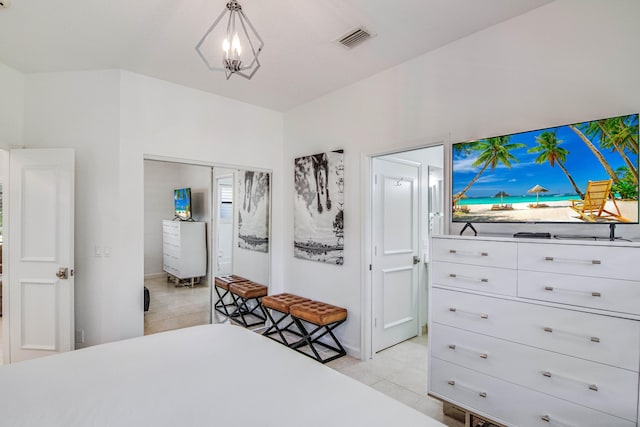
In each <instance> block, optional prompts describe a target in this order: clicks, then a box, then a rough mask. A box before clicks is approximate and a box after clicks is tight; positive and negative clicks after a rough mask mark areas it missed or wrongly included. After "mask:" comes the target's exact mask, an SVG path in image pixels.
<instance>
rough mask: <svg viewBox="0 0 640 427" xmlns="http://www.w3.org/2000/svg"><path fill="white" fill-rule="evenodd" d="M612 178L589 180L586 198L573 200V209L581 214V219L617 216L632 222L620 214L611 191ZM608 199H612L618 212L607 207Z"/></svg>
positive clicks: (594, 219)
mask: <svg viewBox="0 0 640 427" xmlns="http://www.w3.org/2000/svg"><path fill="white" fill-rule="evenodd" d="M612 184H613V180H612V179H605V180H603V181H589V183H588V184H587V192H586V193H585V195H584V200H571V209H573V210H574V211H576V212H577V213H578V215H580V218H581V219H584V220H585V221H589V222H595V221H596V219H598V218H615V219H617V220H618V221H620V222H631V221H630V220H628V219H627V218H624V217H623V216H622V215H621V214H620V209H619V208H618V205H617V204H616V200H615V199H614V197H613V194H612V193H611V185H612ZM607 201H611V202H612V203H613V206H614V207H615V211H616V212H617V213H613V212H610V211H608V210H606V209H605V205H606V204H607Z"/></svg>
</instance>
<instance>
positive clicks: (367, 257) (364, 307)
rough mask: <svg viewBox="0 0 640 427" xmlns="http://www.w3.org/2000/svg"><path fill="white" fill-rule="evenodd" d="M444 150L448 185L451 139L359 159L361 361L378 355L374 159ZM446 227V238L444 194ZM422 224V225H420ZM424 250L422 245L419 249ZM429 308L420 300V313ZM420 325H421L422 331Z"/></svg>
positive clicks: (375, 153) (446, 185)
mask: <svg viewBox="0 0 640 427" xmlns="http://www.w3.org/2000/svg"><path fill="white" fill-rule="evenodd" d="M438 146H442V148H443V170H444V171H443V174H444V178H445V180H446V181H449V179H447V176H448V175H449V173H450V172H449V171H450V155H451V154H450V153H449V151H450V150H449V149H448V148H449V147H450V146H451V139H450V136H449V135H447V136H446V137H441V138H434V139H430V140H428V141H423V140H421V141H417V142H416V143H415V144H413V145H407V146H405V147H399V148H398V147H396V148H389V149H386V150H380V151H372V152H368V153H367V152H364V153H362V154H361V157H360V170H361V171H362V175H361V182H362V192H361V200H360V206H361V213H362V229H361V233H362V236H363V238H362V241H361V243H360V245H361V254H362V255H361V273H360V278H361V279H360V309H361V313H362V320H361V323H360V348H361V349H362V350H361V354H360V358H361V359H362V360H366V359H372V358H374V357H375V353H374V352H373V327H372V324H373V317H374V316H373V292H372V289H373V288H372V287H373V271H371V270H370V266H371V265H372V263H373V253H372V250H371V248H372V245H373V191H374V186H373V180H374V179H375V177H374V174H373V159H374V158H375V157H382V156H387V155H390V154H400V153H404V152H407V151H414V150H420V149H423V148H432V147H438ZM448 185H449V184H448V183H445V185H444V188H445V189H446V188H448ZM419 191H420V195H419V205H420V206H421V205H422V203H423V200H422V195H421V190H419ZM443 202H444V206H445V212H444V219H443V221H444V227H443V231H444V233H445V234H448V233H449V224H450V219H449V215H450V213H449V211H448V210H447V209H446V206H448V203H450V195H449V194H448V193H447V192H446V191H445V194H444V200H443ZM420 223H421V221H420ZM418 227H419V229H420V234H421V237H422V235H423V233H422V225H421V224H419V225H418ZM420 246H421V245H420ZM421 278H422V277H421V274H419V276H418V280H420V279H421ZM426 307H427V300H426V299H423V298H419V300H418V313H421V312H422V310H424V309H425V308H426ZM420 327H421V325H418V328H420Z"/></svg>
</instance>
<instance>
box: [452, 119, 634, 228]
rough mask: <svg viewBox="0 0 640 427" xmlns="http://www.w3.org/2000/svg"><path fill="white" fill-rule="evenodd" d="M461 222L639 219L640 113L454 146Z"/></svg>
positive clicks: (455, 204)
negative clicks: (639, 138)
mask: <svg viewBox="0 0 640 427" xmlns="http://www.w3.org/2000/svg"><path fill="white" fill-rule="evenodd" d="M452 159H453V163H452V178H453V179H452V190H453V191H452V209H453V215H452V218H453V220H454V221H457V222H582V223H609V224H615V223H637V222H638V114H631V115H625V116H619V117H611V118H606V119H600V120H593V121H588V122H583V123H576V124H571V125H566V126H558V127H553V128H547V129H541V130H535V131H529V132H522V133H516V134H510V135H503V136H497V137H492V138H485V139H481V140H477V141H470V142H464V143H458V144H453V146H452Z"/></svg>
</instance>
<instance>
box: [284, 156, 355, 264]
mask: <svg viewBox="0 0 640 427" xmlns="http://www.w3.org/2000/svg"><path fill="white" fill-rule="evenodd" d="M294 166H295V201H294V236H293V238H294V254H295V256H296V258H302V259H307V260H312V261H319V262H326V263H329V264H336V265H342V264H343V262H344V220H343V219H344V152H343V150H337V151H330V152H327V153H320V154H314V155H311V156H305V157H299V158H297V159H295V162H294Z"/></svg>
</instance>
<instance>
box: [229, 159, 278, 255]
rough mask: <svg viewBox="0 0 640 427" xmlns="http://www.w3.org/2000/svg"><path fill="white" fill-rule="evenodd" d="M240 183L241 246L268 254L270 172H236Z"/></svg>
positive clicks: (239, 244) (239, 235) (239, 220)
mask: <svg viewBox="0 0 640 427" xmlns="http://www.w3.org/2000/svg"><path fill="white" fill-rule="evenodd" d="M237 180H238V193H237V196H238V198H237V203H238V247H239V248H243V249H248V250H251V251H257V252H269V199H270V197H269V192H270V191H271V188H270V185H271V177H270V175H269V173H268V172H259V171H251V170H239V171H237Z"/></svg>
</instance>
